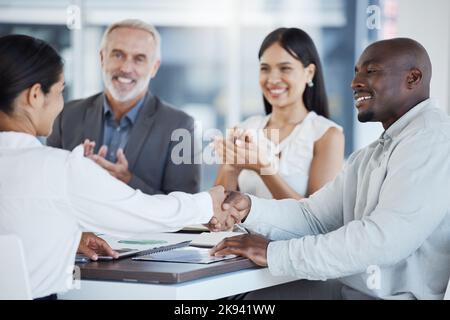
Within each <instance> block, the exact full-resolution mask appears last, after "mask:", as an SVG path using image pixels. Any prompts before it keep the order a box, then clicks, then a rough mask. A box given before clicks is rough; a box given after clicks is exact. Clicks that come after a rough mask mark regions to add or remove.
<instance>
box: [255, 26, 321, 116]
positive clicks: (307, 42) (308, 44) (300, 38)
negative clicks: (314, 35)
mask: <svg viewBox="0 0 450 320" xmlns="http://www.w3.org/2000/svg"><path fill="white" fill-rule="evenodd" d="M274 43H279V44H280V46H281V47H282V48H283V49H284V50H286V51H287V52H288V53H289V54H290V55H291V56H292V57H294V58H295V59H297V60H299V61H300V62H301V63H302V64H303V66H305V67H307V66H309V65H310V64H311V63H312V64H314V65H315V66H316V72H315V75H314V79H313V82H314V86H313V87H312V88H310V87H308V86H306V88H305V92H304V93H303V102H304V104H305V106H306V108H307V109H308V110H309V111H314V112H316V113H317V114H318V115H321V116H324V117H326V118H328V117H329V110H328V98H327V93H326V91H325V82H324V77H323V71H322V63H321V62H320V58H319V54H318V52H317V49H316V46H315V45H314V42H313V40H312V39H311V37H310V36H309V35H308V34H307V33H306V32H305V31H303V30H300V29H297V28H279V29H276V30H274V31H272V32H271V33H269V35H268V36H267V37H266V38H265V39H264V41H263V43H262V44H261V48H260V49H259V53H258V58H259V59H261V56H262V55H263V54H264V52H265V51H266V50H267V48H269V47H270V46H272V45H273V44H274ZM263 99H264V108H265V110H266V114H271V113H272V105H271V104H270V103H269V101H267V99H266V98H265V97H264V96H263Z"/></svg>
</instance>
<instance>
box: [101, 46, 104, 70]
mask: <svg viewBox="0 0 450 320" xmlns="http://www.w3.org/2000/svg"><path fill="white" fill-rule="evenodd" d="M103 54H104V52H103V49H101V50H100V64H101V65H102V67H103V59H104V57H103Z"/></svg>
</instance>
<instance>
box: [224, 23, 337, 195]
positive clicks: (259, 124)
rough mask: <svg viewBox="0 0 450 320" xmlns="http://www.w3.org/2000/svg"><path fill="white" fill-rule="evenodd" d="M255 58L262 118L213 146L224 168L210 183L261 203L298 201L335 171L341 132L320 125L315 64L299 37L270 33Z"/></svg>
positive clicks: (324, 119) (307, 41)
mask: <svg viewBox="0 0 450 320" xmlns="http://www.w3.org/2000/svg"><path fill="white" fill-rule="evenodd" d="M258 56H259V60H260V73H259V82H260V86H261V89H262V92H263V99H264V106H265V111H266V116H255V117H251V118H249V119H247V120H246V121H244V123H242V124H240V125H239V126H238V127H236V128H235V129H234V130H232V133H231V134H229V136H228V137H227V139H226V140H223V139H216V141H215V150H216V153H217V154H218V155H219V156H220V157H221V159H222V160H223V163H224V164H222V166H221V168H220V170H219V174H218V177H217V180H216V184H217V185H223V186H224V187H225V188H226V189H227V190H237V189H239V190H240V191H242V192H246V193H250V194H253V195H256V196H258V197H263V198H275V199H286V198H293V199H302V198H304V197H308V196H309V195H311V194H313V193H314V192H316V191H317V190H318V189H320V188H321V187H323V186H324V185H325V184H326V183H327V182H329V181H331V180H332V179H333V178H334V177H335V176H336V175H337V173H338V172H339V171H340V170H341V167H342V163H343V158H344V135H343V133H342V128H341V127H340V126H338V125H336V124H335V123H334V122H332V121H330V120H329V119H328V116H329V112H328V101H327V95H326V91H325V85H324V78H323V72H322V65H321V62H320V58H319V55H318V53H317V50H316V47H315V45H314V43H313V41H312V39H311V38H310V36H309V35H308V34H307V33H305V32H304V31H302V30H300V29H296V28H290V29H287V28H280V29H277V30H275V31H273V32H271V33H270V34H269V35H268V36H267V37H266V38H265V39H264V41H263V43H262V45H261V48H260V50H259V55H258Z"/></svg>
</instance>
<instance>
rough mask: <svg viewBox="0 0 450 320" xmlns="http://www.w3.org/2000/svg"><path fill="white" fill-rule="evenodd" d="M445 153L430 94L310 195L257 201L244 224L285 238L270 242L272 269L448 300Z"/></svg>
mask: <svg viewBox="0 0 450 320" xmlns="http://www.w3.org/2000/svg"><path fill="white" fill-rule="evenodd" d="M449 159H450V117H449V116H448V115H447V114H445V112H444V111H443V110H441V109H439V108H437V107H436V105H435V103H433V102H432V101H431V100H426V101H424V102H423V103H421V104H419V105H417V106H416V107H414V108H413V109H412V110H410V111H409V112H408V113H407V114H405V115H404V116H403V117H402V118H400V119H399V120H398V121H397V122H395V123H394V124H393V125H392V126H391V127H389V128H388V130H386V131H385V132H384V134H383V135H382V136H381V138H380V139H379V140H377V141H375V142H373V143H372V144H370V145H369V146H367V147H366V148H364V149H362V150H359V151H357V152H355V153H354V154H352V155H351V156H350V158H349V159H348V161H347V164H346V166H345V168H344V170H343V171H342V172H341V173H340V174H339V175H338V177H337V178H336V179H335V180H334V181H332V182H331V183H329V184H327V185H326V186H325V187H324V188H322V189H320V190H319V191H317V192H316V193H315V194H314V195H312V196H311V197H309V198H308V199H304V200H301V201H295V200H283V201H273V200H260V199H256V198H252V208H251V212H250V214H249V215H248V217H247V219H246V220H245V224H244V226H245V227H247V228H249V229H253V230H255V231H256V232H258V233H261V234H264V235H266V236H268V237H270V238H271V239H273V240H280V241H273V242H271V243H270V244H269V246H268V251H267V261H268V265H269V270H270V272H271V273H272V274H273V275H277V276H278V275H292V276H296V277H298V278H299V279H310V280H325V279H336V278H340V280H341V281H342V282H343V283H344V284H346V285H347V286H349V287H351V288H353V289H355V290H357V291H360V292H363V293H365V294H368V295H371V296H374V297H378V298H383V299H442V298H443V297H444V292H445V288H446V286H447V283H448V279H449V278H450V197H449V190H450V160H449ZM274 212H276V213H277V214H274ZM280 216H283V219H280V218H279V217H280Z"/></svg>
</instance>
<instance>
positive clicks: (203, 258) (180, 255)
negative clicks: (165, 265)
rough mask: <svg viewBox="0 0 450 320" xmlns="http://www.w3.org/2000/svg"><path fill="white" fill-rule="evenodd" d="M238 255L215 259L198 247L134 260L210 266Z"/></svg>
mask: <svg viewBox="0 0 450 320" xmlns="http://www.w3.org/2000/svg"><path fill="white" fill-rule="evenodd" d="M236 257H237V256H236V255H227V256H222V257H215V256H211V255H210V254H209V249H206V248H196V247H183V248H178V249H172V250H168V251H161V252H156V253H152V254H147V255H143V256H139V257H135V258H133V260H137V261H164V262H178V263H196V264H197V263H198V264H210V263H214V262H218V261H224V260H229V259H233V258H236Z"/></svg>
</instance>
